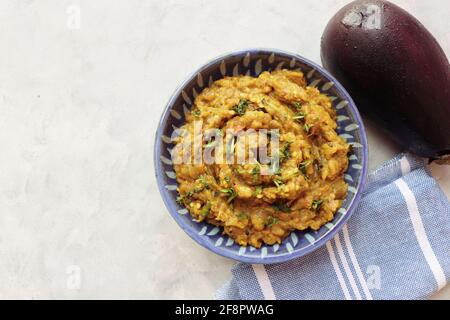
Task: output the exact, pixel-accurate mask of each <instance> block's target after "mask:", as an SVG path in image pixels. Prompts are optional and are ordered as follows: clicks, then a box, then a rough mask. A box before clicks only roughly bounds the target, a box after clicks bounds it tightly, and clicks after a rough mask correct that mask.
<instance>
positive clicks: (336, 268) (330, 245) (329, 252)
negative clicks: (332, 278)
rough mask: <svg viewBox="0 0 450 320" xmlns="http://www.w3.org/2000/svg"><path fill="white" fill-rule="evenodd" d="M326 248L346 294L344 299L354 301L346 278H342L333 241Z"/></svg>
mask: <svg viewBox="0 0 450 320" xmlns="http://www.w3.org/2000/svg"><path fill="white" fill-rule="evenodd" d="M326 247H327V250H328V255H329V256H330V260H331V264H332V265H333V268H334V272H336V276H337V279H338V281H339V284H340V285H341V289H342V292H343V293H344V297H345V299H347V300H352V297H351V296H350V292H349V291H348V288H347V285H346V284H345V280H344V277H343V276H342V273H341V270H340V269H339V265H338V262H337V260H336V256H335V254H334V251H333V246H332V244H331V241H328V242H327V243H326Z"/></svg>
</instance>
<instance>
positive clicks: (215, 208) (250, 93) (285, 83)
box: [172, 70, 350, 248]
mask: <svg viewBox="0 0 450 320" xmlns="http://www.w3.org/2000/svg"><path fill="white" fill-rule="evenodd" d="M196 123H201V128H202V129H201V133H206V132H207V131H208V132H210V131H211V130H214V131H215V132H216V134H215V136H214V138H211V137H210V136H208V135H205V136H204V137H202V138H201V141H200V144H201V150H202V152H203V151H208V150H209V149H211V150H210V151H211V153H212V154H213V155H214V153H215V156H216V158H219V159H224V158H226V157H227V156H229V154H230V153H231V154H232V160H236V157H238V155H237V153H238V151H239V150H241V151H245V152H247V153H248V154H249V155H252V156H253V157H252V161H247V162H239V161H227V160H226V159H228V158H226V159H225V160H224V161H215V162H213V163H211V162H208V163H206V162H201V163H197V162H195V161H194V157H195V154H196V153H195V151H194V152H189V153H186V152H185V151H182V150H183V148H177V147H180V146H182V145H183V144H184V143H185V142H186V141H185V140H186V139H187V137H188V136H191V137H192V136H194V137H195V135H196V134H198V133H196V132H195V126H196V125H195V124H196ZM336 127H337V124H336V112H335V110H334V109H333V106H332V104H331V101H330V99H329V98H328V97H327V96H326V95H324V94H322V93H320V92H319V90H318V89H316V88H314V87H310V86H307V84H306V81H305V78H304V76H303V73H301V72H299V71H290V70H277V71H273V72H263V73H261V74H260V75H259V76H258V77H257V78H255V77H250V76H237V77H225V78H223V79H221V80H218V81H215V82H214V83H212V85H211V86H210V87H209V88H207V89H205V90H203V92H202V93H201V94H199V95H198V96H197V98H196V99H195V102H194V105H193V108H192V110H191V112H190V113H189V114H187V117H186V123H185V124H184V125H183V126H182V127H181V130H182V131H184V132H187V133H189V135H186V134H184V135H180V136H179V137H177V138H176V139H175V144H176V147H175V148H174V150H176V151H175V152H174V153H175V156H177V157H183V156H184V158H186V156H187V158H188V160H190V161H188V163H177V164H174V169H175V172H176V177H177V181H178V192H179V197H178V202H179V203H180V204H182V205H184V206H185V207H186V208H187V210H188V211H189V213H190V214H191V215H192V217H193V218H195V219H196V220H198V221H206V222H208V223H211V224H213V225H216V226H221V227H223V230H224V233H226V234H227V235H229V236H230V237H231V238H232V239H234V241H235V242H236V243H238V244H239V245H243V246H246V245H251V246H254V247H257V248H259V247H260V246H261V245H262V244H263V243H266V244H269V245H271V244H275V243H280V242H281V241H282V240H283V239H284V238H285V237H286V236H287V235H289V233H290V232H292V231H293V230H304V229H307V228H311V229H313V230H318V229H319V228H320V227H321V226H322V225H324V224H325V223H327V222H328V221H331V220H332V219H333V216H334V214H335V212H336V211H337V210H338V209H339V208H340V206H341V205H342V202H343V200H344V199H345V197H346V195H347V184H346V183H345V181H344V172H345V171H346V170H347V166H348V153H349V149H350V146H349V144H347V143H346V142H345V140H344V139H342V138H341V137H339V136H338V134H337V133H336ZM261 130H267V131H268V132H269V134H268V138H267V139H260V138H256V139H250V137H251V136H252V135H255V134H257V133H258V131H261ZM244 131H245V132H250V133H249V134H247V135H246V138H245V139H240V144H239V146H237V144H236V142H235V140H234V138H232V139H231V140H230V139H229V137H228V136H229V134H228V133H229V132H231V133H232V134H234V135H236V133H238V132H244ZM274 132H276V134H275V133H274ZM226 133H227V134H226ZM275 135H276V138H277V140H276V141H277V143H276V144H275V143H274V142H273V141H275V140H273V138H274V136H275ZM230 141H232V143H231V144H230V143H229V142H230ZM242 141H243V142H242ZM250 141H251V142H250ZM275 145H276V148H274V146H275ZM220 146H224V147H223V148H221V147H220ZM255 147H257V148H259V149H261V150H266V152H267V154H268V156H269V157H270V158H271V159H276V160H277V165H275V166H274V165H273V164H272V163H263V162H262V161H261V159H259V158H258V153H256V156H255V152H252V150H254V148H255ZM223 150H226V152H223ZM191 151H192V150H191ZM218 155H219V156H218ZM172 156H174V154H172ZM248 158H250V156H249V157H248ZM228 160H229V159H228Z"/></svg>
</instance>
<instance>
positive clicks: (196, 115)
mask: <svg viewBox="0 0 450 320" xmlns="http://www.w3.org/2000/svg"><path fill="white" fill-rule="evenodd" d="M191 113H192V115H193V116H194V117H198V116H200V115H201V112H200V110H199V109H192V111H191Z"/></svg>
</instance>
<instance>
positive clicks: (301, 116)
mask: <svg viewBox="0 0 450 320" xmlns="http://www.w3.org/2000/svg"><path fill="white" fill-rule="evenodd" d="M304 118H305V114H304V113H303V112H298V113H296V114H295V116H293V117H292V120H301V119H304Z"/></svg>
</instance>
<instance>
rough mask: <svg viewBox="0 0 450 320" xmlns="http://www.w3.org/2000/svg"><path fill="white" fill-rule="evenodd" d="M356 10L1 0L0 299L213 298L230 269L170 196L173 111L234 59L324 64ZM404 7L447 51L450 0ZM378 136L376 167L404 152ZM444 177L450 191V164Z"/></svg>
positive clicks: (374, 134)
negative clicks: (209, 65)
mask: <svg viewBox="0 0 450 320" xmlns="http://www.w3.org/2000/svg"><path fill="white" fill-rule="evenodd" d="M347 2H348V1H345V0H342V1H332V0H327V1H325V0H321V1H317V0H307V1H306V0H302V1H299V0H292V1H248V0H247V1H236V0H233V1H218V0H215V1H212V0H208V1H207V0H190V1H173V0H171V1H162V0H161V1H138V0H127V1H109V0H96V1H92V0H86V1H84V0H83V1H82V0H72V1H58V0H54V1H50V0H40V1H33V0H4V1H1V2H0V39H1V43H0V128H1V133H0V146H1V148H2V151H1V153H0V298H88V299H89V298H188V299H190V298H211V297H212V295H213V293H214V292H215V290H216V289H218V288H219V287H220V286H221V284H222V283H223V282H224V281H226V280H227V279H228V278H229V276H230V273H229V269H230V267H231V266H232V264H233V262H232V261H229V260H227V259H225V258H221V257H219V256H217V255H215V254H213V253H210V252H208V251H207V250H206V249H203V248H201V247H200V246H198V245H197V244H195V243H194V242H193V241H191V240H190V239H189V238H188V237H187V236H186V235H185V234H184V233H183V232H182V231H181V230H180V229H179V227H178V226H177V225H176V223H175V222H174V221H173V220H172V218H171V217H170V216H169V214H168V213H167V211H166V209H165V207H164V205H163V202H162V200H161V198H160V196H159V193H158V191H157V185H156V181H155V178H154V173H153V172H154V169H153V163H152V152H153V151H152V149H153V140H154V134H155V130H156V127H157V123H158V120H159V116H160V114H161V112H162V110H163V108H164V105H165V103H166V102H167V100H168V98H169V96H170V95H171V93H172V92H173V90H174V89H175V87H176V86H177V85H178V84H179V83H180V82H181V81H182V80H183V79H184V78H185V77H186V76H187V75H188V74H189V73H190V72H192V71H193V70H194V69H195V68H197V67H198V66H200V65H201V64H203V63H205V62H206V61H208V60H209V59H211V58H213V57H215V56H217V55H220V54H222V53H224V52H228V51H231V50H235V49H240V48H245V47H273V48H280V49H284V50H288V51H292V52H297V53H299V54H301V55H303V56H305V57H307V58H309V59H312V60H314V61H316V62H319V63H320V59H319V49H320V48H319V45H320V36H321V34H322V31H323V29H324V27H325V25H326V23H327V21H328V20H329V19H330V18H331V16H332V15H333V14H334V13H335V12H336V11H337V10H338V9H339V8H340V7H341V6H342V5H343V4H345V3H347ZM394 2H396V3H398V4H399V5H401V6H402V7H404V8H405V9H407V10H408V11H409V12H411V13H412V14H414V15H415V16H416V17H417V18H419V20H421V21H422V22H423V23H424V24H425V26H426V27H427V28H428V29H429V30H430V31H431V32H432V33H433V34H434V35H435V36H436V38H437V39H438V40H439V42H440V43H441V45H442V46H443V47H444V50H445V52H446V53H447V55H449V53H450V28H449V18H448V14H449V13H450V10H449V9H450V5H449V3H450V2H449V1H447V0H433V1H423V0H404V1H394ZM367 127H368V131H369V140H370V167H371V168H374V167H376V166H377V165H379V164H380V163H381V162H382V161H384V160H386V159H388V158H390V157H391V156H392V155H393V154H394V153H395V152H397V151H398V149H397V147H396V146H394V145H393V144H392V143H390V142H389V141H388V140H387V139H386V138H385V137H384V136H383V135H382V134H381V133H380V132H379V130H378V129H377V128H376V125H374V124H372V123H370V122H368V123H367ZM433 171H434V174H435V176H436V177H437V178H438V179H439V180H440V182H441V184H442V185H443V186H444V188H445V190H446V192H447V193H448V194H450V186H449V183H450V167H437V166H434V167H433ZM437 297H440V298H449V297H450V289H449V288H447V290H444V292H441V293H440V294H439V295H438V296H437Z"/></svg>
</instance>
